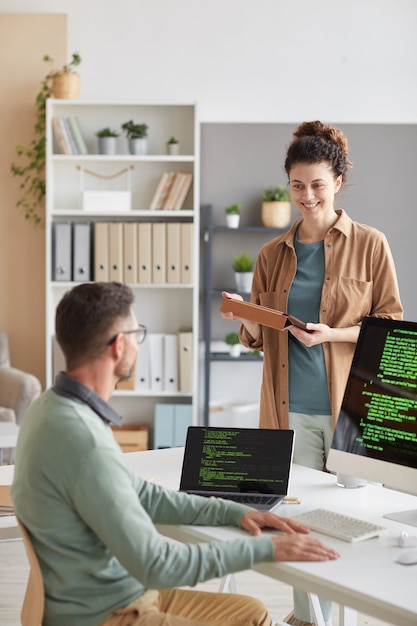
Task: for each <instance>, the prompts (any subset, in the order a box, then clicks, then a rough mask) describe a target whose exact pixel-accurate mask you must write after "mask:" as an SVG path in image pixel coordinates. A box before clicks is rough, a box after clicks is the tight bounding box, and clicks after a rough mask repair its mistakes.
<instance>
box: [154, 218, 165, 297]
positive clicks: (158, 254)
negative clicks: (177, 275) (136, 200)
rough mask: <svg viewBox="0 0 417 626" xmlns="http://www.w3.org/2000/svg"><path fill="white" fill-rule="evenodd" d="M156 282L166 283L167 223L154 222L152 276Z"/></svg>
mask: <svg viewBox="0 0 417 626" xmlns="http://www.w3.org/2000/svg"><path fill="white" fill-rule="evenodd" d="M151 282H152V283H154V284H158V285H160V284H164V283H166V224H165V223H164V222H154V223H153V224H152V278H151Z"/></svg>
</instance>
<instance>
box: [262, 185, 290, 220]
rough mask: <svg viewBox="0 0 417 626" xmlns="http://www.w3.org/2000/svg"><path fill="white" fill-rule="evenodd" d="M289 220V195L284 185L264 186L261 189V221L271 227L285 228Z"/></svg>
mask: <svg viewBox="0 0 417 626" xmlns="http://www.w3.org/2000/svg"><path fill="white" fill-rule="evenodd" d="M290 221H291V196H290V193H289V191H288V189H287V187H285V185H278V187H265V189H264V190H263V191H262V223H263V225H264V226H268V227H271V228H286V227H287V226H288V224H289V223H290Z"/></svg>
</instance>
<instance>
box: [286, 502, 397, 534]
mask: <svg viewBox="0 0 417 626" xmlns="http://www.w3.org/2000/svg"><path fill="white" fill-rule="evenodd" d="M292 519H293V520H295V521H297V522H301V523H302V524H305V525H306V526H309V527H310V528H311V530H315V531H316V532H318V533H322V534H323V535H329V536H330V537H335V538H336V539H342V541H351V542H352V541H362V540H363V539H370V538H371V537H377V536H378V535H381V534H382V533H383V532H385V531H386V528H384V527H383V526H378V525H377V524H372V523H371V522H365V521H363V520H359V519H356V518H355V517H349V516H348V515H342V514H340V513H334V512H333V511H327V510H326V509H315V510H314V511H309V512H307V513H300V515H295V516H294V517H293V518H292Z"/></svg>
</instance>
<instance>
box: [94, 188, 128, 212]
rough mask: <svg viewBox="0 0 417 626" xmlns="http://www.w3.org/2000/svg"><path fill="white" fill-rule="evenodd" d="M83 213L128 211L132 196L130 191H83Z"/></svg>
mask: <svg viewBox="0 0 417 626" xmlns="http://www.w3.org/2000/svg"><path fill="white" fill-rule="evenodd" d="M82 208H83V211H100V212H105V211H130V210H131V208H132V194H131V192H130V191H83V192H82Z"/></svg>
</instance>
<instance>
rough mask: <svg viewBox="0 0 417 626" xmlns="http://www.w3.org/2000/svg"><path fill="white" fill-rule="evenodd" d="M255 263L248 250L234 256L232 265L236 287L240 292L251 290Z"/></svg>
mask: <svg viewBox="0 0 417 626" xmlns="http://www.w3.org/2000/svg"><path fill="white" fill-rule="evenodd" d="M254 264H255V261H254V258H253V257H252V256H251V255H250V254H249V253H248V252H242V254H240V255H239V256H235V257H234V259H233V263H232V267H233V270H234V272H235V282H236V289H237V290H238V291H239V292H243V293H250V292H251V289H252V280H253V266H254Z"/></svg>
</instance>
